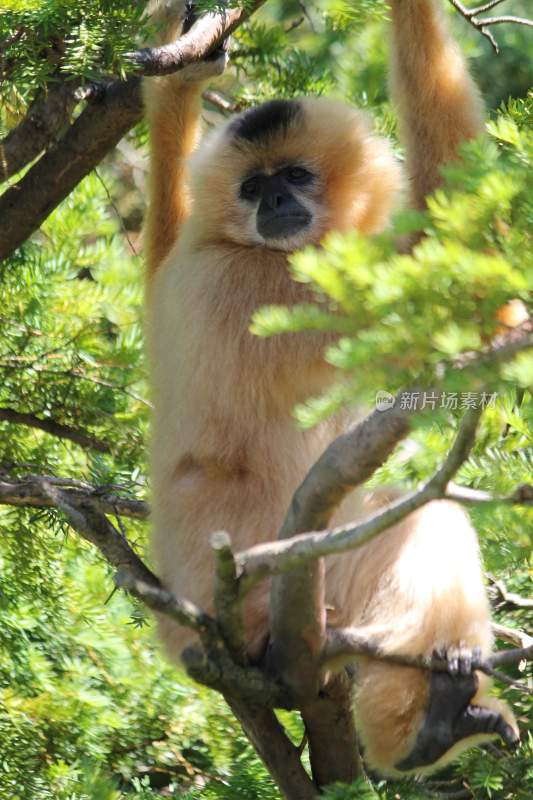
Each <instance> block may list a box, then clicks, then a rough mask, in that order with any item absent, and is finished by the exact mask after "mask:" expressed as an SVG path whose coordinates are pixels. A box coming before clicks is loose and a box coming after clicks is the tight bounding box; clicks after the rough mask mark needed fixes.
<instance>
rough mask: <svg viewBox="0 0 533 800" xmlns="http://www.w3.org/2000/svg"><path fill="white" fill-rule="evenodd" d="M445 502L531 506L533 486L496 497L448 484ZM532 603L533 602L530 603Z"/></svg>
mask: <svg viewBox="0 0 533 800" xmlns="http://www.w3.org/2000/svg"><path fill="white" fill-rule="evenodd" d="M444 496H445V497H446V499H447V500H453V501H454V502H456V503H463V504H464V505H479V504H481V505H483V504H486V505H490V504H498V505H523V506H530V505H533V486H531V485H530V484H527V483H525V484H523V485H522V486H519V487H518V488H517V489H515V491H514V492H513V493H512V494H510V495H505V496H503V497H498V496H495V495H492V494H490V492H484V491H482V490H481V489H471V488H470V487H468V486H459V485H458V484H456V483H452V482H450V483H449V484H448V486H447V487H446V493H445V495H444ZM532 602H533V601H532Z"/></svg>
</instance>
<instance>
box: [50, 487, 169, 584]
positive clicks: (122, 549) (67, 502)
mask: <svg viewBox="0 0 533 800" xmlns="http://www.w3.org/2000/svg"><path fill="white" fill-rule="evenodd" d="M41 489H42V491H43V493H44V494H46V495H47V496H48V498H49V500H50V503H51V504H52V505H54V506H56V507H57V508H59V509H60V510H61V511H62V512H63V513H64V515H65V516H66V518H67V520H68V522H69V524H70V525H71V526H72V527H73V528H74V530H76V531H77V532H78V533H79V534H80V536H81V537H82V538H83V539H86V540H87V541H88V542H90V543H91V544H94V545H95V546H96V547H97V548H98V550H100V552H101V553H102V555H103V556H104V558H105V559H106V560H107V561H109V563H110V564H112V565H113V566H114V567H116V568H117V569H118V570H125V571H126V572H127V573H128V574H129V575H131V576H132V577H133V578H134V579H135V580H136V581H139V582H141V583H142V584H148V585H150V586H155V587H157V588H160V587H161V583H160V581H159V578H157V577H156V576H155V575H154V573H153V572H152V571H151V570H150V569H148V567H147V566H146V564H144V563H143V562H142V561H141V559H140V558H139V556H138V555H137V553H136V552H135V551H134V550H133V549H132V547H131V546H130V545H129V543H128V541H127V540H126V539H125V537H124V536H122V535H121V534H120V533H119V532H118V531H117V530H116V528H114V526H113V525H112V524H111V523H110V522H109V520H108V519H107V517H106V516H105V514H103V513H102V511H101V510H100V509H99V508H98V504H97V503H95V502H94V500H92V499H87V498H79V497H78V498H77V497H75V495H73V494H72V493H68V492H66V491H65V490H64V489H62V488H60V487H59V486H57V485H54V484H52V483H48V482H47V481H45V480H42V481H41Z"/></svg>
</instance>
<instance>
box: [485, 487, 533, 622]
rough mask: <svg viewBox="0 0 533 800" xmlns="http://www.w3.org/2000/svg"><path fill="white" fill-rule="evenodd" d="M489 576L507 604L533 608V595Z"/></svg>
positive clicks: (532, 499)
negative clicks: (516, 590) (511, 590)
mask: <svg viewBox="0 0 533 800" xmlns="http://www.w3.org/2000/svg"><path fill="white" fill-rule="evenodd" d="M529 488H531V487H529ZM531 494H532V497H531V501H530V502H533V489H532V491H531ZM487 577H488V579H489V581H490V583H491V585H492V586H494V588H495V589H496V591H497V592H498V594H499V596H500V597H501V599H502V600H503V602H504V603H505V604H506V605H510V606H512V607H513V608H533V597H522V596H521V595H519V594H515V592H510V591H509V590H508V589H507V587H506V585H505V583H504V582H503V581H500V580H498V579H497V578H495V577H494V575H487Z"/></svg>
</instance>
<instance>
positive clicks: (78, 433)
mask: <svg viewBox="0 0 533 800" xmlns="http://www.w3.org/2000/svg"><path fill="white" fill-rule="evenodd" d="M0 421H3V422H12V423H14V424H15V425H27V426H28V427H30V428H37V429H38V430H41V431H44V432H45V433H49V434H50V435H51V436H57V437H58V438H60V439H69V440H70V441H71V442H75V443H76V444H79V445H80V447H85V448H88V449H90V450H98V451H99V452H100V453H110V452H111V445H110V444H109V443H108V442H104V441H103V440H102V439H97V438H96V437H95V436H92V435H91V434H90V433H87V431H84V430H82V429H81V428H73V427H72V426H71V425H63V424H62V423H61V422H56V420H54V419H50V418H47V417H38V416H37V414H28V413H24V412H21V411H15V409H13V408H5V407H4V408H0Z"/></svg>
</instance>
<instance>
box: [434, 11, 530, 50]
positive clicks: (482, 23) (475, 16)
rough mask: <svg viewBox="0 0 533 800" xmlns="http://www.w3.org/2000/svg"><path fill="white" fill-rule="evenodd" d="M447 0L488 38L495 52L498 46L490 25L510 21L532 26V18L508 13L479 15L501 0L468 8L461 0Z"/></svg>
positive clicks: (503, 23)
mask: <svg viewBox="0 0 533 800" xmlns="http://www.w3.org/2000/svg"><path fill="white" fill-rule="evenodd" d="M449 1H450V3H451V4H452V6H453V7H454V8H455V9H456V10H457V11H458V12H459V14H461V16H462V17H464V18H465V19H466V21H467V22H469V23H470V25H472V27H473V28H475V29H476V30H478V31H479V32H480V33H481V35H482V36H485V38H486V39H488V40H489V42H490V43H491V45H492V47H493V48H494V50H495V52H496V53H498V52H499V47H498V42H497V41H496V39H495V38H494V36H493V34H492V33H491V31H490V30H489V28H490V27H491V26H492V25H505V24H508V23H511V24H515V25H527V26H528V27H533V20H531V19H527V17H516V16H512V15H509V14H506V15H502V16H498V17H480V14H485V13H486V12H487V11H490V10H491V9H492V8H494V7H495V6H498V5H499V4H500V3H502V2H503V0H490V2H488V3H484V4H483V5H482V6H477V7H476V8H468V7H467V6H465V4H464V3H462V2H461V0H449Z"/></svg>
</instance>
